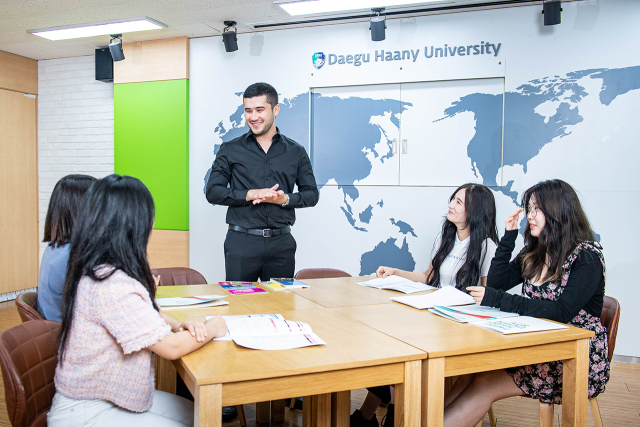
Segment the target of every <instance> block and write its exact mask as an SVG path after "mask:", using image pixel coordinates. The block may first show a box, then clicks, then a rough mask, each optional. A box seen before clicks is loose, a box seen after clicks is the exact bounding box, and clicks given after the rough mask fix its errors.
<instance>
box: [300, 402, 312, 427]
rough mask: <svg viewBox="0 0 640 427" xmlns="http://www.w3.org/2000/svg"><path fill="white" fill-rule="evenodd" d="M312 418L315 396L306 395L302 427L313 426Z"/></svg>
mask: <svg viewBox="0 0 640 427" xmlns="http://www.w3.org/2000/svg"><path fill="white" fill-rule="evenodd" d="M311 418H313V396H304V397H303V398H302V427H311Z"/></svg>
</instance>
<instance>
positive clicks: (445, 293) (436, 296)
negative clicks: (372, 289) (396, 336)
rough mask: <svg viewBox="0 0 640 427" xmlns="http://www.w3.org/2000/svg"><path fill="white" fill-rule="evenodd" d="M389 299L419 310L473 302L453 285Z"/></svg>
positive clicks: (469, 296)
mask: <svg viewBox="0 0 640 427" xmlns="http://www.w3.org/2000/svg"><path fill="white" fill-rule="evenodd" d="M390 299H391V300H392V301H396V302H399V303H401V304H406V305H409V306H411V307H415V308H417V309H420V310H424V309H425V308H433V307H434V306H436V305H442V306H445V307H448V306H453V305H465V304H473V303H474V300H473V298H472V297H471V295H468V294H466V293H464V292H462V291H460V290H458V289H456V288H454V287H453V286H445V287H444V288H442V289H438V290H437V291H435V292H431V293H429V294H425V295H416V296H412V297H391V298H390Z"/></svg>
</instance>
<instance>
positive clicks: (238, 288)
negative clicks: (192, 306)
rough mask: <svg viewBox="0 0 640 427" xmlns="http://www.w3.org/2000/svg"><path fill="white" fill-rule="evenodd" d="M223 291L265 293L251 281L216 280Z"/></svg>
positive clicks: (235, 293)
mask: <svg viewBox="0 0 640 427" xmlns="http://www.w3.org/2000/svg"><path fill="white" fill-rule="evenodd" d="M218 284H219V285H220V286H221V287H222V289H224V290H225V291H227V292H229V293H230V294H232V295H237V294H262V293H267V291H265V290H264V289H261V288H259V287H257V286H256V285H255V284H254V283H252V282H218Z"/></svg>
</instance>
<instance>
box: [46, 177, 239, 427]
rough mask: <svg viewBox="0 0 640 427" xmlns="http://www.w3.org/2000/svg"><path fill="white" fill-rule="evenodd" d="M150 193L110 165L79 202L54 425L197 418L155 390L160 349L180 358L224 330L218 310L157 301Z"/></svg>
mask: <svg viewBox="0 0 640 427" xmlns="http://www.w3.org/2000/svg"><path fill="white" fill-rule="evenodd" d="M153 222H154V205H153V199H152V197H151V193H149V190H148V189H147V187H145V186H144V184H143V183H142V182H140V180H138V179H136V178H132V177H128V176H119V175H110V176H108V177H106V178H103V179H101V180H98V181H96V182H95V183H94V184H93V185H92V186H91V188H90V189H89V191H88V192H87V194H86V195H85V198H84V200H83V202H82V205H81V207H80V211H79V214H78V219H77V221H76V227H75V230H74V233H73V238H72V240H71V252H70V256H69V266H68V273H67V277H66V281H65V287H64V297H63V306H62V327H61V332H60V352H59V357H58V366H57V368H56V374H55V386H56V394H55V396H54V398H53V403H52V406H51V410H50V411H49V414H48V416H47V422H48V425H49V427H57V426H64V427H69V426H71V427H73V426H96V427H101V426H118V427H125V426H135V427H142V426H147V425H148V426H154V427H160V426H176V427H178V426H192V425H193V402H190V401H188V400H186V399H183V398H181V397H178V396H175V395H171V394H169V393H164V392H161V391H157V390H154V369H153V353H156V354H158V355H160V356H162V357H163V358H165V359H170V360H173V359H177V358H179V357H182V356H184V355H186V354H188V353H190V352H192V351H194V350H197V349H198V348H200V347H202V346H203V345H204V344H205V343H207V342H208V341H210V340H211V339H213V338H215V337H219V336H223V335H224V334H225V333H226V331H227V327H226V324H225V321H224V319H222V318H221V317H220V316H216V317H215V318H213V319H211V320H208V321H207V322H206V323H205V324H202V323H200V322H194V321H187V322H184V323H180V322H179V321H177V320H176V319H174V318H173V317H171V316H169V315H167V314H165V313H163V312H160V311H159V310H158V307H157V305H156V303H155V293H156V286H157V281H156V279H154V277H153V276H152V275H151V270H150V269H149V263H148V261H147V243H148V241H149V235H150V234H151V229H152V228H153Z"/></svg>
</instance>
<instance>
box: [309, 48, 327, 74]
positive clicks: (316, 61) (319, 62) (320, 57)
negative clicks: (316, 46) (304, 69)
mask: <svg viewBox="0 0 640 427" xmlns="http://www.w3.org/2000/svg"><path fill="white" fill-rule="evenodd" d="M312 58H313V66H314V67H316V68H317V69H318V70H319V69H320V68H322V66H323V65H324V60H325V56H324V53H323V52H316V53H314V54H313V57H312Z"/></svg>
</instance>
